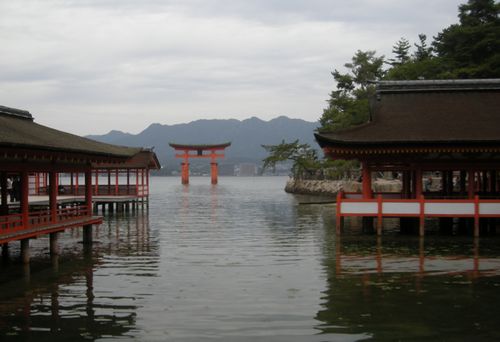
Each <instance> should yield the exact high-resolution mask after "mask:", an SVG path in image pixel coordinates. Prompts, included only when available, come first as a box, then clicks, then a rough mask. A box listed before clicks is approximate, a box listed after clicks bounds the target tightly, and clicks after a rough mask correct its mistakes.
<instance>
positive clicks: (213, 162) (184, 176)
mask: <svg viewBox="0 0 500 342" xmlns="http://www.w3.org/2000/svg"><path fill="white" fill-rule="evenodd" d="M169 145H170V146H171V147H173V148H174V149H175V150H176V151H181V152H183V153H182V154H176V155H175V158H182V159H184V161H183V162H182V163H181V166H182V173H181V180H182V184H189V158H210V166H211V168H210V169H211V176H212V184H217V175H218V165H217V158H224V154H223V153H216V152H217V151H224V149H225V148H226V147H228V146H230V145H231V143H230V142H228V143H223V144H217V145H184V144H174V143H170V144H169ZM191 151H194V152H195V153H190V152H191ZM204 151H207V152H208V153H207V154H203V152H204Z"/></svg>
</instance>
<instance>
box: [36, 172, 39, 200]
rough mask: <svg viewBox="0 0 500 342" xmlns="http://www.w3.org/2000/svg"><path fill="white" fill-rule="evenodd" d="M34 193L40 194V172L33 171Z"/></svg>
mask: <svg viewBox="0 0 500 342" xmlns="http://www.w3.org/2000/svg"><path fill="white" fill-rule="evenodd" d="M35 194H36V195H40V173H38V172H35Z"/></svg>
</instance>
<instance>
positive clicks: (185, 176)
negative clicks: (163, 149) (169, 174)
mask: <svg viewBox="0 0 500 342" xmlns="http://www.w3.org/2000/svg"><path fill="white" fill-rule="evenodd" d="M181 182H182V184H189V163H188V162H182V163H181Z"/></svg>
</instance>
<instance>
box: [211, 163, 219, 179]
mask: <svg viewBox="0 0 500 342" xmlns="http://www.w3.org/2000/svg"><path fill="white" fill-rule="evenodd" d="M210 166H211V176H212V184H217V178H218V169H217V168H218V167H217V162H211V163H210Z"/></svg>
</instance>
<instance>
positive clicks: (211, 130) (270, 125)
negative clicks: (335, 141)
mask: <svg viewBox="0 0 500 342" xmlns="http://www.w3.org/2000/svg"><path fill="white" fill-rule="evenodd" d="M318 126H319V123H318V122H310V121H306V120H302V119H292V118H288V117H286V116H284V115H282V116H278V117H276V118H273V119H271V120H268V121H265V120H262V119H260V118H258V117H255V116H253V117H250V118H247V119H244V120H237V119H200V120H195V121H191V122H189V123H180V124H174V125H168V124H160V123H152V124H150V125H149V126H148V127H146V128H145V129H144V130H142V131H141V132H139V133H137V134H131V133H125V132H121V131H117V130H111V131H110V132H108V133H106V134H103V135H88V136H86V137H87V138H90V139H93V140H97V141H101V142H106V143H110V144H115V145H125V146H142V147H154V149H155V152H156V154H157V156H158V158H159V160H160V162H161V164H162V165H163V167H164V168H165V170H163V173H169V172H171V171H174V170H178V168H179V161H178V160H175V157H174V150H173V149H172V148H171V147H170V146H169V145H168V144H169V143H178V144H214V143H221V142H228V141H230V142H231V146H230V147H229V148H227V149H226V151H225V155H226V157H225V159H224V160H222V161H220V164H224V163H226V164H228V163H232V164H238V163H243V162H249V163H255V164H259V165H260V164H261V161H262V159H263V158H265V157H266V156H267V152H266V151H265V150H264V148H262V145H275V144H279V143H280V142H282V141H283V140H285V141H287V142H290V141H294V140H296V139H299V140H300V141H301V143H308V144H309V145H311V146H312V147H313V148H317V149H319V147H318V145H317V144H316V142H315V140H314V134H313V133H314V130H315V129H316V128H317V127H318ZM193 163H195V164H196V163H197V162H196V161H193ZM204 164H206V163H204Z"/></svg>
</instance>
